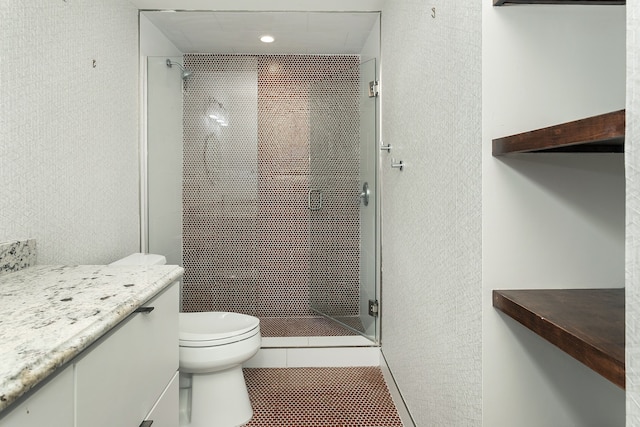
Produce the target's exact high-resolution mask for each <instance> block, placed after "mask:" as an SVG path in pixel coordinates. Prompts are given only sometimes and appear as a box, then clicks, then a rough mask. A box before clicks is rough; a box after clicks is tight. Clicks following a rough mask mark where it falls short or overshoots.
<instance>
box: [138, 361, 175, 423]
mask: <svg viewBox="0 0 640 427" xmlns="http://www.w3.org/2000/svg"><path fill="white" fill-rule="evenodd" d="M179 380H180V377H179V374H178V372H176V373H175V374H174V375H173V378H172V379H171V382H170V383H169V385H168V386H167V388H166V389H165V390H164V392H163V393H162V395H161V396H160V398H159V399H158V401H157V402H156V404H155V406H154V407H153V409H151V412H149V414H148V415H147V417H146V418H145V420H149V421H153V427H177V426H178V418H179V417H178V412H179V394H178V393H179V387H178V386H179V382H180V381H179Z"/></svg>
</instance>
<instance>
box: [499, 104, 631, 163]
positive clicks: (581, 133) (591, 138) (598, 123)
mask: <svg viewBox="0 0 640 427" xmlns="http://www.w3.org/2000/svg"><path fill="white" fill-rule="evenodd" d="M624 131H625V110H618V111H614V112H611V113H605V114H600V115H597V116H593V117H588V118H586V119H580V120H574V121H572V122H567V123H562V124H559V125H555V126H549V127H546V128H542V129H537V130H532V131H529V132H523V133H519V134H516V135H511V136H505V137H503V138H496V139H494V140H493V155H494V156H502V155H504V154H512V153H533V152H536V153H553V152H556V153H557V152H561V153H576V152H577V153H623V152H624Z"/></svg>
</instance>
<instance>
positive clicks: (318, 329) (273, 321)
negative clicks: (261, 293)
mask: <svg viewBox="0 0 640 427" xmlns="http://www.w3.org/2000/svg"><path fill="white" fill-rule="evenodd" d="M345 323H346V322H345ZM352 324H353V326H352ZM349 325H350V326H352V327H354V328H358V327H360V328H361V329H362V326H361V325H362V323H361V322H360V319H359V318H357V317H355V318H354V319H353V320H351V321H350V323H349ZM260 333H261V334H262V336H263V337H327V336H345V335H356V333H355V332H352V331H351V330H349V329H347V328H345V327H343V326H341V325H340V324H339V323H337V322H333V321H331V320H329V319H327V318H325V317H322V316H315V317H261V318H260Z"/></svg>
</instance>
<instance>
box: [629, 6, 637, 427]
mask: <svg viewBox="0 0 640 427" xmlns="http://www.w3.org/2000/svg"><path fill="white" fill-rule="evenodd" d="M639 138H640V4H639V3H638V2H633V1H630V2H628V4H627V135H626V140H625V161H626V173H627V211H626V213H627V221H626V222H627V229H626V255H627V259H626V306H627V309H626V316H627V329H626V334H627V342H626V345H627V351H626V353H627V354H626V370H627V426H629V427H631V426H640V150H639V147H638V141H639Z"/></svg>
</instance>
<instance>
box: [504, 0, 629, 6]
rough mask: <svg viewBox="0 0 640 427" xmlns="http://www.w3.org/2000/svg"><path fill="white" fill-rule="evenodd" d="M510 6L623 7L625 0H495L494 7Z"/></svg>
mask: <svg viewBox="0 0 640 427" xmlns="http://www.w3.org/2000/svg"><path fill="white" fill-rule="evenodd" d="M509 4H576V5H577V4H591V5H595V4H600V5H622V4H626V2H625V0H493V5H494V6H503V5H509Z"/></svg>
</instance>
